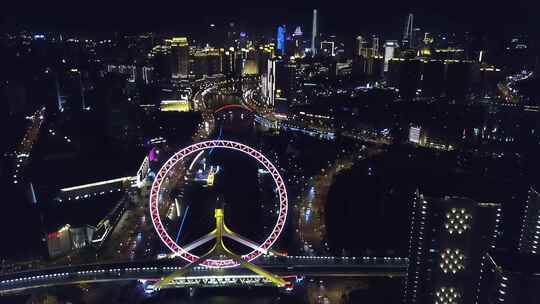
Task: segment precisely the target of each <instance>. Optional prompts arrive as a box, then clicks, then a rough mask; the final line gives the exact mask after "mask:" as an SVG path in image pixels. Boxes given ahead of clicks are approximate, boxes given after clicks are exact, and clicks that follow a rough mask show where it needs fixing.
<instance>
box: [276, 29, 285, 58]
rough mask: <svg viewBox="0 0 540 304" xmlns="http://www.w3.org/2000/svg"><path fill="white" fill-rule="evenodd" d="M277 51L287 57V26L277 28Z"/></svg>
mask: <svg viewBox="0 0 540 304" xmlns="http://www.w3.org/2000/svg"><path fill="white" fill-rule="evenodd" d="M276 41H277V51H278V54H279V55H281V56H284V55H285V26H284V25H280V26H278V28H277V38H276Z"/></svg>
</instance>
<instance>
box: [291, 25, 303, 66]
mask: <svg viewBox="0 0 540 304" xmlns="http://www.w3.org/2000/svg"><path fill="white" fill-rule="evenodd" d="M303 39H304V33H303V32H302V28H300V27H299V26H297V27H296V29H295V30H294V33H293V34H292V52H291V53H292V55H293V56H294V57H297V58H303V57H304V56H305V49H306V48H305V45H304V40H303Z"/></svg>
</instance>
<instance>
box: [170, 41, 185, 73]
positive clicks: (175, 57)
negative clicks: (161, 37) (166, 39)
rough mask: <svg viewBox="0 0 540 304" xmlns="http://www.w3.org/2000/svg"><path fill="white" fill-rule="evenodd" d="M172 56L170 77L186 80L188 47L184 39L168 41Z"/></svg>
mask: <svg viewBox="0 0 540 304" xmlns="http://www.w3.org/2000/svg"><path fill="white" fill-rule="evenodd" d="M170 44H171V55H172V68H171V71H172V77H174V78H186V77H187V76H188V75H189V46H188V41H187V38H186V37H174V38H172V39H171V40H170Z"/></svg>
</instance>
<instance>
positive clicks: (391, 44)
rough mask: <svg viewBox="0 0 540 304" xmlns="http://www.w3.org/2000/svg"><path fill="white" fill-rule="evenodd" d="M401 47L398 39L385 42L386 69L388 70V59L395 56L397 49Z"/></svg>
mask: <svg viewBox="0 0 540 304" xmlns="http://www.w3.org/2000/svg"><path fill="white" fill-rule="evenodd" d="M398 47H399V45H398V42H397V41H396V40H387V41H386V42H385V43H384V71H385V72H388V61H390V59H392V58H394V56H395V53H396V49H397V48H398Z"/></svg>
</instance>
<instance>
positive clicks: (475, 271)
mask: <svg viewBox="0 0 540 304" xmlns="http://www.w3.org/2000/svg"><path fill="white" fill-rule="evenodd" d="M500 210H501V209H500V205H499V204H490V203H478V202H475V201H473V200H471V199H468V198H463V197H448V196H447V197H444V198H430V197H424V196H423V195H421V194H419V193H417V194H416V197H415V200H414V202H413V206H412V217H411V235H410V242H409V269H408V271H407V280H406V289H405V303H406V304H412V303H419V304H420V303H441V304H442V303H454V302H455V303H462V304H472V303H475V299H476V297H477V289H476V288H471V286H475V287H476V286H478V283H479V278H480V267H481V262H482V258H483V256H484V255H485V254H486V252H487V251H488V250H490V249H491V248H493V247H494V245H495V240H496V235H497V234H498V232H497V229H498V224H499V217H500ZM453 301H454V302H453Z"/></svg>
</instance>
